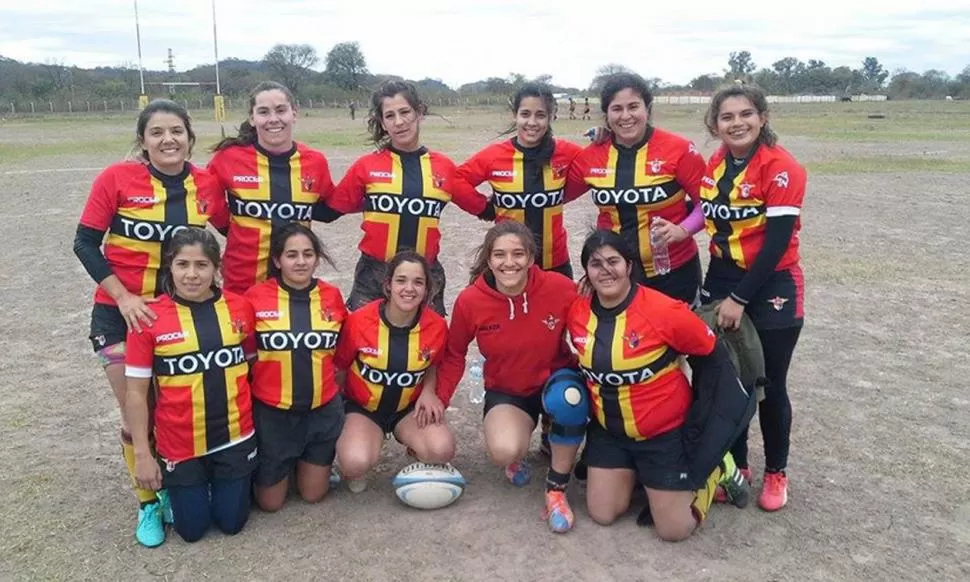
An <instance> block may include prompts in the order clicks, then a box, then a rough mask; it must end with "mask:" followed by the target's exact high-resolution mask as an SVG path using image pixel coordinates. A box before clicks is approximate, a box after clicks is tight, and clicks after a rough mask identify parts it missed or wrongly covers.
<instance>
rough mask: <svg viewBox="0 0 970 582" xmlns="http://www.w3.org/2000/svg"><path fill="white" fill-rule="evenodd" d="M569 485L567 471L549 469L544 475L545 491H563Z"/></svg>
mask: <svg viewBox="0 0 970 582" xmlns="http://www.w3.org/2000/svg"><path fill="white" fill-rule="evenodd" d="M568 485H569V473H559V472H556V471H554V470H552V469H549V473H548V474H547V475H546V491H565V490H566V487H567V486H568Z"/></svg>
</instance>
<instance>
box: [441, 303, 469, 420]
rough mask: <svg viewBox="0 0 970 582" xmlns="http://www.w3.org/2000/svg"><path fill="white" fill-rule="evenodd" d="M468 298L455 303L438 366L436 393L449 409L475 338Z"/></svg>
mask: <svg viewBox="0 0 970 582" xmlns="http://www.w3.org/2000/svg"><path fill="white" fill-rule="evenodd" d="M463 299H466V300H467V296H464V297H463V296H462V295H459V296H458V300H457V301H455V308H454V313H453V314H452V316H451V326H450V327H449V328H448V341H447V343H445V353H444V356H443V357H442V358H441V362H440V363H439V364H438V385H437V388H436V392H437V394H438V398H439V399H440V400H441V402H442V403H443V404H444V405H445V407H446V408H447V407H448V404H449V403H450V402H451V399H452V397H454V395H455V391H456V390H457V389H458V383H459V382H461V377H462V376H463V375H464V374H465V355H467V354H468V344H470V343H472V340H473V339H474V338H475V322H474V320H473V319H471V318H470V316H469V314H467V313H466V305H465V303H466V301H463Z"/></svg>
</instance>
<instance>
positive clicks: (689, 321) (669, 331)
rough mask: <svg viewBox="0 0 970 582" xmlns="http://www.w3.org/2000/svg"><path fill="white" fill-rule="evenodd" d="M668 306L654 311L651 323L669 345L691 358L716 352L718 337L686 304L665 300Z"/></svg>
mask: <svg viewBox="0 0 970 582" xmlns="http://www.w3.org/2000/svg"><path fill="white" fill-rule="evenodd" d="M663 299H664V300H665V301H664V302H665V303H666V305H665V306H664V307H663V308H662V309H659V310H653V309H651V311H653V313H654V315H652V316H651V322H652V323H653V325H654V327H655V328H657V330H658V331H659V332H660V333H661V335H662V336H663V338H664V341H666V342H667V345H669V346H670V347H672V348H674V349H675V350H676V351H678V352H680V353H682V354H687V355H691V356H706V355H708V354H710V353H711V352H712V351H714V344H715V343H716V342H717V336H716V335H714V332H713V331H712V330H711V328H709V327H707V324H706V323H704V320H703V319H701V318H700V317H698V316H697V314H695V313H694V312H693V311H691V310H690V308H689V307H688V306H687V304H686V303H684V302H682V301H674V300H668V299H667V298H666V297H664V298H663Z"/></svg>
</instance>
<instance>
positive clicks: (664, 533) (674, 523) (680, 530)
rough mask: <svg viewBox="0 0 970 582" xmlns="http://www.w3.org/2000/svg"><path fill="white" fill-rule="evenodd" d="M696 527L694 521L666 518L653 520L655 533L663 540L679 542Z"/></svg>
mask: <svg viewBox="0 0 970 582" xmlns="http://www.w3.org/2000/svg"><path fill="white" fill-rule="evenodd" d="M696 527H697V524H696V522H694V521H692V520H691V521H689V522H688V521H683V520H667V521H663V520H660V521H657V520H655V521H654V528H655V529H656V532H657V535H658V536H659V537H660V539H662V540H663V541H665V542H680V541H683V540H686V539H687V538H689V537H690V536H691V535H693V533H694V529H695V528H696Z"/></svg>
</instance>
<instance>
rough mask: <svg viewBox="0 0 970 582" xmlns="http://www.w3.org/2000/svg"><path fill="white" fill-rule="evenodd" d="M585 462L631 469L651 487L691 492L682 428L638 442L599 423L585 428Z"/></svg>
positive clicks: (602, 466)
mask: <svg viewBox="0 0 970 582" xmlns="http://www.w3.org/2000/svg"><path fill="white" fill-rule="evenodd" d="M585 455H586V463H587V464H588V465H589V466H590V467H597V468H600V469H632V470H633V471H635V472H636V474H637V482H639V483H640V485H643V486H645V487H649V488H650V489H659V490H662V491H688V490H691V489H692V488H693V487H692V486H691V482H690V479H689V478H688V476H687V458H686V456H685V454H684V441H683V436H682V434H681V428H680V427H678V428H675V429H673V430H671V431H667V432H665V433H663V434H659V435H657V436H655V437H652V438H649V439H646V440H642V441H637V440H633V439H631V438H630V437H628V436H626V435H623V436H617V435H615V434H612V433H610V432H608V431H607V430H606V429H605V428H603V427H602V426H601V425H600V424H599V423H598V422H596V421H593V422H590V423H589V427H588V428H587V429H586V452H585Z"/></svg>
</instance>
